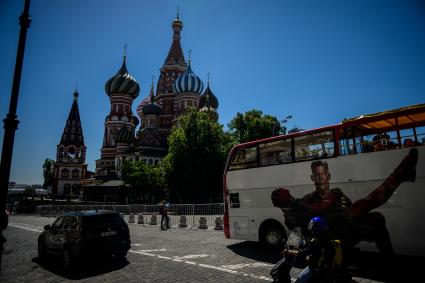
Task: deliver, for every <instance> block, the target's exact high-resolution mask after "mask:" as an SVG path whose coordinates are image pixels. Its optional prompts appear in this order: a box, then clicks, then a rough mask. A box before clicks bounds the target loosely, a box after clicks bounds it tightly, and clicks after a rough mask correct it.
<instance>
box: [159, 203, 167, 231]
mask: <svg viewBox="0 0 425 283" xmlns="http://www.w3.org/2000/svg"><path fill="white" fill-rule="evenodd" d="M159 214H161V229H162V230H167V229H168V228H169V224H168V208H167V202H166V201H163V202H162V204H161V206H160V207H159ZM164 220H165V221H164ZM164 222H165V226H164Z"/></svg>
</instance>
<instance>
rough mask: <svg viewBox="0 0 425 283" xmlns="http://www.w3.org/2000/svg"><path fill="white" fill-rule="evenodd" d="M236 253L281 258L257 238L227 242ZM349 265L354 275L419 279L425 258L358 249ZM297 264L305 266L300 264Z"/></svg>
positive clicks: (259, 258)
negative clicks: (353, 269)
mask: <svg viewBox="0 0 425 283" xmlns="http://www.w3.org/2000/svg"><path fill="white" fill-rule="evenodd" d="M227 248H228V249H230V250H231V251H233V252H234V253H235V254H237V255H240V256H243V257H246V258H250V259H253V260H257V261H262V262H267V263H270V264H275V263H276V262H277V261H279V260H280V259H281V256H280V255H279V253H280V251H277V250H272V249H267V248H264V247H263V246H262V245H261V244H259V243H257V242H248V241H245V242H241V243H237V244H233V245H229V246H227ZM349 265H350V266H353V267H355V274H354V277H359V278H366V279H370V280H376V281H381V282H397V283H398V282H420V281H423V280H422V279H421V280H419V281H418V279H419V278H422V277H423V271H422V270H423V269H424V267H425V258H422V257H412V256H394V257H389V256H384V255H382V254H379V253H376V252H363V251H359V250H355V251H354V252H353V254H352V255H351V256H350V260H349ZM297 267H300V268H302V266H299V265H298V264H297Z"/></svg>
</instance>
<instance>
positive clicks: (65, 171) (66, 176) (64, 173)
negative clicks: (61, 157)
mask: <svg viewBox="0 0 425 283" xmlns="http://www.w3.org/2000/svg"><path fill="white" fill-rule="evenodd" d="M68 176H69V170H68V169H67V168H64V169H62V178H68Z"/></svg>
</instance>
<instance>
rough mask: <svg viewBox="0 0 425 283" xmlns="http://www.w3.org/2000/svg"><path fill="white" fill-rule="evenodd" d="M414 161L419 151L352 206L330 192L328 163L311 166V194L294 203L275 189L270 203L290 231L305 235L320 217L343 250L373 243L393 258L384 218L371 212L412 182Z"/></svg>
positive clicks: (336, 190) (284, 192) (340, 194)
mask: <svg viewBox="0 0 425 283" xmlns="http://www.w3.org/2000/svg"><path fill="white" fill-rule="evenodd" d="M417 161H418V150H417V149H415V148H413V149H411V150H410V151H409V153H408V154H407V155H406V156H405V157H404V158H403V160H402V161H401V162H400V164H399V165H398V166H397V167H396V168H395V169H394V171H393V172H392V173H391V174H390V175H389V176H388V177H387V179H386V180H385V181H384V182H383V183H382V184H381V185H379V186H378V187H377V188H375V189H374V190H373V191H372V192H371V193H370V194H369V195H368V196H366V197H365V198H362V199H359V200H357V201H355V202H354V203H352V201H351V200H350V198H349V197H347V196H346V195H344V193H343V192H342V191H341V189H339V188H332V189H331V188H330V186H329V181H330V178H331V173H330V172H329V168H328V164H327V162H325V161H314V162H312V163H311V171H312V175H311V180H312V181H313V182H314V184H315V191H314V192H312V193H309V194H307V195H305V196H304V197H302V198H299V199H295V198H294V197H292V196H291V195H290V193H289V190H287V189H284V188H278V189H276V190H274V191H273V192H272V195H271V200H272V203H273V205H274V206H276V207H280V208H281V209H282V210H283V211H284V214H285V224H286V225H287V227H288V228H289V229H293V228H294V227H297V226H298V227H301V228H302V229H303V231H306V227H307V225H308V220H309V219H310V218H311V217H313V216H321V217H324V218H325V219H326V220H327V221H328V223H329V226H330V230H331V231H332V232H333V233H334V234H335V235H336V236H337V237H339V238H340V239H342V241H343V244H344V246H346V247H354V246H355V245H356V244H358V243H359V242H360V241H368V242H374V243H375V244H376V246H377V248H378V249H379V250H380V251H381V252H383V253H386V254H393V253H394V252H393V248H392V244H391V238H390V235H389V233H388V230H387V228H386V224H385V218H384V216H383V215H382V214H381V213H379V212H376V211H374V212H371V211H372V210H373V209H375V208H377V207H379V206H381V205H382V204H384V203H385V202H386V201H387V200H388V199H389V198H390V197H391V195H392V194H393V193H394V191H395V190H396V189H397V188H398V186H399V185H400V184H401V183H403V182H406V181H410V182H414V181H415V179H416V164H417Z"/></svg>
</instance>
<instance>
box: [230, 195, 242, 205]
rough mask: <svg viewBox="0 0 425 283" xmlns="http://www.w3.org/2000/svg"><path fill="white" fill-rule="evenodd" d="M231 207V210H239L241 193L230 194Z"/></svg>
mask: <svg viewBox="0 0 425 283" xmlns="http://www.w3.org/2000/svg"><path fill="white" fill-rule="evenodd" d="M230 207H231V208H239V207H240V203H239V193H230Z"/></svg>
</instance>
